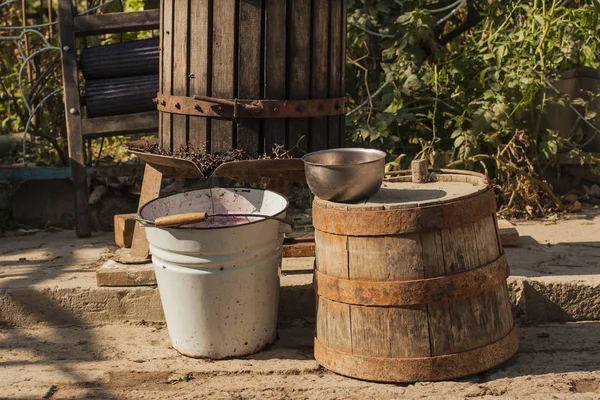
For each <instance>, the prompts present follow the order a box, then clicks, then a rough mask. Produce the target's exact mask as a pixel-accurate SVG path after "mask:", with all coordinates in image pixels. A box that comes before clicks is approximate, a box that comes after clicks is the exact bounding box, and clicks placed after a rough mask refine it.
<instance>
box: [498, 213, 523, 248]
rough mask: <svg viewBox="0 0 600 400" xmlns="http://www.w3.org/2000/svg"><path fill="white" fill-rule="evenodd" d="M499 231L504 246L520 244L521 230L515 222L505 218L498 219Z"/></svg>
mask: <svg viewBox="0 0 600 400" xmlns="http://www.w3.org/2000/svg"><path fill="white" fill-rule="evenodd" d="M498 231H499V232H500V240H501V241H502V246H504V247H507V246H509V247H510V246H517V245H518V244H519V231H518V230H517V228H515V226H514V225H513V224H511V223H510V222H509V221H507V220H505V219H499V220H498Z"/></svg>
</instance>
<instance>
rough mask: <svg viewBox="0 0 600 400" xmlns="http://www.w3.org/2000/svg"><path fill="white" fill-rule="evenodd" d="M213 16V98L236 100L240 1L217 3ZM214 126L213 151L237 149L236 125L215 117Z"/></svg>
mask: <svg viewBox="0 0 600 400" xmlns="http://www.w3.org/2000/svg"><path fill="white" fill-rule="evenodd" d="M212 16H213V24H212V28H213V36H212V96H213V97H216V98H222V99H233V98H234V97H235V94H236V93H235V73H236V71H235V69H236V61H237V57H236V54H235V47H236V22H237V21H236V18H235V17H236V1H235V0H215V1H213V15H212ZM211 124H212V127H211V138H210V145H211V152H219V151H227V150H229V149H231V148H232V147H234V137H235V135H236V125H235V124H234V122H233V121H232V120H228V119H217V118H213V119H212V120H211Z"/></svg>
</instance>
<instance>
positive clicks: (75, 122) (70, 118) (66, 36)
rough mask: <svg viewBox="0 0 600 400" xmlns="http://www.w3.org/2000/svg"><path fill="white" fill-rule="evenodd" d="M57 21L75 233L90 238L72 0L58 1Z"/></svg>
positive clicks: (90, 228)
mask: <svg viewBox="0 0 600 400" xmlns="http://www.w3.org/2000/svg"><path fill="white" fill-rule="evenodd" d="M58 19H59V21H60V47H61V64H62V79H63V86H64V103H65V116H66V122H67V140H68V142H69V162H70V166H71V179H72V180H73V185H74V186H75V218H76V221H75V229H76V233H77V236H79V237H89V236H91V234H92V227H91V221H90V209H89V202H88V197H89V191H88V184H87V175H86V171H85V154H84V148H83V134H82V123H81V104H80V99H79V77H78V70H77V48H76V47H75V36H74V35H73V30H74V25H73V7H72V3H71V0H60V1H59V2H58Z"/></svg>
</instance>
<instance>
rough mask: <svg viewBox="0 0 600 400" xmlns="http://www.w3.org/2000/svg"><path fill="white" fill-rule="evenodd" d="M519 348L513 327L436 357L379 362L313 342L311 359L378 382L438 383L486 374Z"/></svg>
mask: <svg viewBox="0 0 600 400" xmlns="http://www.w3.org/2000/svg"><path fill="white" fill-rule="evenodd" d="M518 348H519V336H518V334H517V329H516V327H515V326H513V328H512V329H511V331H510V332H509V333H508V334H507V335H506V336H504V337H503V338H501V339H500V340H498V341H496V342H494V343H491V344H489V345H486V346H483V347H480V348H477V349H473V350H468V351H465V352H462V353H453V354H448V355H442V356H437V357H421V358H383V357H368V356H360V355H354V354H350V353H346V352H343V351H339V350H336V349H333V348H331V347H328V346H327V345H326V344H325V343H323V342H321V341H320V340H319V339H318V338H315V359H316V360H317V362H318V363H319V364H320V365H322V366H323V367H325V368H328V369H330V370H331V371H333V372H336V373H338V374H342V375H346V376H351V377H354V378H359V379H366V380H371V381H379V382H417V381H439V380H446V379H453V378H459V377H463V376H467V375H472V374H477V373H480V372H483V371H487V370H488V369H490V368H493V367H495V366H497V365H498V364H500V363H502V362H504V361H506V360H508V359H509V358H511V357H512V356H513V355H514V354H515V353H516V352H517V350H518Z"/></svg>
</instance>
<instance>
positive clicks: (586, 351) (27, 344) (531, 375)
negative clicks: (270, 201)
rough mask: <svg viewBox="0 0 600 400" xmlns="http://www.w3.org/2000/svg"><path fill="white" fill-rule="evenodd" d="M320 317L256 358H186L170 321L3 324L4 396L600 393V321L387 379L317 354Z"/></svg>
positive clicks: (0, 384)
mask: <svg viewBox="0 0 600 400" xmlns="http://www.w3.org/2000/svg"><path fill="white" fill-rule="evenodd" d="M313 330H314V325H313V322H312V321H306V320H304V321H303V320H297V321H295V322H294V323H292V324H288V325H287V326H283V327H281V328H280V329H279V337H280V338H279V340H278V341H277V342H276V344H275V345H274V346H272V347H271V348H270V349H269V350H266V351H263V352H261V353H258V354H256V355H254V356H249V357H244V358H240V359H232V360H224V361H206V360H196V359H191V358H187V357H184V356H182V355H180V354H179V353H177V352H176V351H175V350H173V349H172V348H171V347H170V345H169V338H168V332H167V329H166V328H165V327H164V326H162V325H149V324H147V323H144V322H143V321H137V322H128V323H126V324H121V325H104V326H94V327H87V328H83V327H77V326H71V327H62V328H58V327H39V328H10V327H3V328H2V329H0V378H1V379H0V398H3V399H41V398H51V399H87V398H101V399H230V400H242V399H310V400H313V399H314V400H317V399H318V400H330V399H466V398H477V399H490V398H501V399H513V398H515V399H517V398H518V399H540V400H541V399H566V398H568V399H600V323H571V324H554V325H545V326H540V327H520V329H519V332H520V340H521V346H520V351H519V353H518V354H517V355H516V356H515V357H514V358H513V359H511V360H509V361H508V362H506V363H505V364H503V365H501V366H499V367H498V368H495V369H493V370H491V371H488V372H486V373H482V374H479V375H476V376H472V377H469V378H465V379H459V380H455V381H450V382H435V383H431V382H425V383H414V384H380V383H371V382H364V381H360V380H356V379H350V378H346V377H342V376H338V375H336V374H334V373H331V372H328V371H325V370H323V369H321V368H320V367H319V366H318V365H317V364H316V362H315V361H314V359H313V355H312V336H313Z"/></svg>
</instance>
